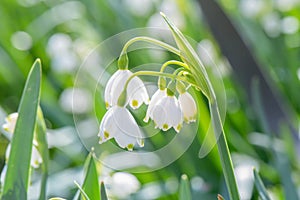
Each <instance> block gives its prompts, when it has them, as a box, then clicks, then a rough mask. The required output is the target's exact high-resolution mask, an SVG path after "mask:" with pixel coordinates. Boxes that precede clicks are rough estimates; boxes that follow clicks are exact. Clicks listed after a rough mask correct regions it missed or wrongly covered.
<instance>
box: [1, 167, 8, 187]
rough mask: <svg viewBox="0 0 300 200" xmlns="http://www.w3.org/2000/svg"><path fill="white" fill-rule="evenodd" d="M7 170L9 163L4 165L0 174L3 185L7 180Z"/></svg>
mask: <svg viewBox="0 0 300 200" xmlns="http://www.w3.org/2000/svg"><path fill="white" fill-rule="evenodd" d="M6 172H7V165H4V167H3V169H2V172H1V176H0V183H1V185H2V186H3V185H4V182H5V176H6Z"/></svg>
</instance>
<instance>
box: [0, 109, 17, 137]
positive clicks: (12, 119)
mask: <svg viewBox="0 0 300 200" xmlns="http://www.w3.org/2000/svg"><path fill="white" fill-rule="evenodd" d="M17 119H18V113H17V112H15V113H11V114H9V115H8V116H7V117H6V118H5V123H4V124H3V125H2V128H3V129H4V130H5V131H7V132H9V133H14V131H15V127H16V123H17Z"/></svg>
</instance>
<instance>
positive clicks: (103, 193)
mask: <svg viewBox="0 0 300 200" xmlns="http://www.w3.org/2000/svg"><path fill="white" fill-rule="evenodd" d="M101 200H108V198H107V194H106V191H105V186H104V183H103V182H101Z"/></svg>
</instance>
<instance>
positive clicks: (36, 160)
mask: <svg viewBox="0 0 300 200" xmlns="http://www.w3.org/2000/svg"><path fill="white" fill-rule="evenodd" d="M17 119H18V113H17V112H15V113H12V114H10V115H8V116H7V117H6V118H5V123H4V124H3V125H2V128H3V129H4V130H5V131H7V132H9V133H11V134H13V133H14V131H15V127H16V123H17ZM37 145H38V144H37V141H36V140H33V145H32V152H31V160H30V165H31V166H32V167H33V168H38V167H39V165H40V164H41V163H42V162H43V160H42V157H41V155H40V153H39V151H38V150H37V148H36V146H37ZM10 149H11V145H10V144H9V145H8V146H7V148H6V153H5V157H6V161H8V158H9V155H10Z"/></svg>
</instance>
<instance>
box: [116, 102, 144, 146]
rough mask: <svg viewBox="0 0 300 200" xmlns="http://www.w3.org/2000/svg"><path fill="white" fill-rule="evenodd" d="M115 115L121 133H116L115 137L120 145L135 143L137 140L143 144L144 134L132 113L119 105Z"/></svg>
mask: <svg viewBox="0 0 300 200" xmlns="http://www.w3.org/2000/svg"><path fill="white" fill-rule="evenodd" d="M114 116H115V117H114V118H115V120H116V121H115V122H116V126H117V128H118V133H119V134H116V135H115V139H116V141H117V142H118V143H119V144H120V146H121V147H123V148H124V145H126V146H128V145H129V144H132V145H134V144H135V143H136V142H137V143H138V144H139V145H140V146H142V145H143V144H142V143H141V142H140V141H141V139H142V134H141V132H140V129H139V126H138V125H137V123H136V121H135V119H134V118H133V116H132V115H131V113H130V112H129V111H128V110H127V109H126V108H124V107H119V106H117V108H116V111H115V113H114ZM120 134H122V135H121V136H120ZM124 135H125V136H124Z"/></svg>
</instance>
